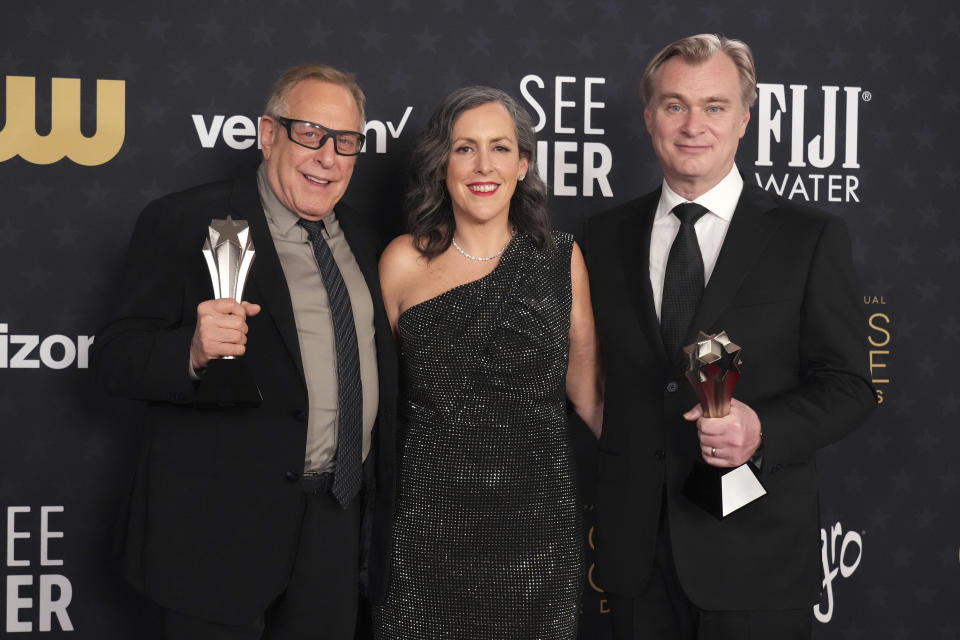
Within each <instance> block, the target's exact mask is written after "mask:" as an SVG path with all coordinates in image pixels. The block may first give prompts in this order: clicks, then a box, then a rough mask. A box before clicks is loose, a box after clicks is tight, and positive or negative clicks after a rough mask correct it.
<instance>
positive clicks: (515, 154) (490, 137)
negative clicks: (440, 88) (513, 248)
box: [447, 102, 529, 222]
mask: <svg viewBox="0 0 960 640" xmlns="http://www.w3.org/2000/svg"><path fill="white" fill-rule="evenodd" d="M528 165H529V161H528V160H527V158H521V157H520V149H519V145H518V144H517V131H516V127H515V126H514V124H513V119H512V118H511V117H510V114H509V113H508V112H507V109H506V108H505V107H504V106H503V105H502V104H500V103H499V102H489V103H487V104H482V105H480V106H479V107H474V108H473V109H468V110H467V111H464V112H463V113H462V114H460V117H459V118H457V121H456V122H455V123H454V125H453V134H452V136H451V141H450V155H449V157H448V159H447V191H448V192H449V193H450V199H451V201H452V203H453V215H454V218H455V219H457V220H458V221H463V220H465V219H472V220H473V221H475V222H489V221H491V220H497V219H501V218H502V219H503V220H504V221H506V220H507V219H508V217H509V213H510V198H511V197H512V196H513V192H514V190H515V189H516V188H517V180H518V179H519V177H520V176H521V175H525V174H526V173H527V168H528Z"/></svg>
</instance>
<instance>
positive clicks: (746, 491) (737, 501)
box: [683, 331, 767, 518]
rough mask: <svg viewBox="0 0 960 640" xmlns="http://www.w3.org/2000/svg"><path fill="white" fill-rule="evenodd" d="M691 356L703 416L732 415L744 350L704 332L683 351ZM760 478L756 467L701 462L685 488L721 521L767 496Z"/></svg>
mask: <svg viewBox="0 0 960 640" xmlns="http://www.w3.org/2000/svg"><path fill="white" fill-rule="evenodd" d="M683 351H684V353H685V354H686V356H687V374H686V375H687V380H688V381H689V382H690V384H691V385H692V386H693V390H694V392H695V393H696V394H697V399H698V400H699V401H700V407H701V408H702V409H703V415H704V416H706V417H708V418H722V417H723V416H725V415H727V414H728V413H730V400H731V399H732V398H733V390H734V387H736V386H737V381H738V380H739V379H740V367H741V365H742V361H741V358H740V347H739V346H737V345H735V344H734V343H733V342H731V341H730V338H728V337H727V334H726V332H723V331H721V332H720V333H715V334H706V333H704V332H702V331H701V332H700V333H699V335H698V336H697V341H696V342H694V343H693V344H691V345H688V346H686V347H684V348H683ZM759 476H760V474H759V472H758V471H757V469H756V468H755V467H754V466H753V464H752V463H750V462H747V463H745V464H742V465H740V466H739V467H734V468H732V469H730V468H720V467H713V466H711V465H708V464H707V463H706V462H704V461H703V459H702V458H700V459H698V460H697V462H696V463H694V465H693V469H692V470H691V471H690V475H689V476H688V477H687V480H686V482H685V483H684V485H683V494H684V495H685V496H686V497H687V498H688V499H690V501H692V502H694V503H695V504H697V505H698V506H699V507H700V508H702V509H703V510H705V511H707V512H709V513H711V514H713V515H714V516H716V517H717V518H725V517H727V516H728V515H729V514H731V513H733V512H734V511H736V510H737V509H739V508H741V507H744V506H746V505H748V504H750V503H751V502H753V501H754V500H756V499H758V498H761V497H763V496H764V495H766V493H767V492H766V490H765V489H764V488H763V485H762V484H760V477H759Z"/></svg>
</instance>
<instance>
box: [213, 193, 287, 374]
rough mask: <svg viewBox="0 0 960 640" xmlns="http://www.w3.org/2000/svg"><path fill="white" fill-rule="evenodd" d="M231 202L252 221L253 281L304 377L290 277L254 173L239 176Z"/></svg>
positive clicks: (248, 220)
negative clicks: (271, 227)
mask: <svg viewBox="0 0 960 640" xmlns="http://www.w3.org/2000/svg"><path fill="white" fill-rule="evenodd" d="M230 206H231V208H233V210H234V212H235V217H237V218H242V219H244V220H246V221H247V222H248V223H249V224H250V235H251V236H252V237H253V247H254V250H255V251H256V255H255V258H254V261H253V266H252V267H251V269H250V282H251V283H252V284H253V285H254V286H255V287H256V290H257V293H259V294H260V299H261V300H263V302H264V304H263V310H262V311H261V313H267V314H269V315H270V317H271V318H273V321H274V324H276V327H277V331H278V332H279V333H280V337H281V338H282V339H283V342H284V344H285V345H286V347H287V351H289V352H290V357H291V358H293V361H294V362H295V363H296V365H297V370H298V371H299V372H300V377H301V378H303V361H302V360H301V356H300V341H299V339H298V338H297V323H296V321H295V320H294V318H293V305H292V303H291V302H290V290H289V289H288V288H287V279H286V276H284V274H283V267H281V266H280V257H279V256H278V255H277V249H276V247H275V246H274V244H273V237H272V236H271V235H270V228H269V227H268V226H267V220H266V218H265V217H264V214H263V205H262V204H261V203H260V194H259V193H258V192H257V180H256V177H255V176H249V177H246V178H238V179H237V180H236V181H235V182H234V184H233V193H232V194H231V195H230Z"/></svg>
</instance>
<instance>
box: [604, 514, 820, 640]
mask: <svg viewBox="0 0 960 640" xmlns="http://www.w3.org/2000/svg"><path fill="white" fill-rule="evenodd" d="M662 504H663V505H664V506H663V507H662V509H661V513H660V529H659V533H658V534H657V549H656V555H655V559H654V567H653V571H652V572H651V575H650V580H649V582H648V583H647V585H646V586H645V587H644V590H643V591H642V592H641V593H640V595H638V596H637V597H629V596H620V595H617V594H613V593H607V602H608V603H609V605H610V616H611V627H612V630H613V639H614V640H810V637H811V635H812V633H813V606H812V605H811V606H810V607H808V608H805V609H786V610H782V611H706V610H704V609H700V608H699V607H697V606H696V605H694V604H693V603H692V602H690V600H689V599H688V598H687V596H686V594H685V593H684V591H683V588H682V586H681V585H680V579H679V578H678V577H677V570H676V566H675V565H674V562H673V548H672V547H671V545H670V531H669V528H668V523H667V514H666V497H664V500H663V503H662Z"/></svg>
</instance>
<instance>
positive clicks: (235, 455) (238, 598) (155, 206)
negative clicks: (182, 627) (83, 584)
mask: <svg viewBox="0 0 960 640" xmlns="http://www.w3.org/2000/svg"><path fill="white" fill-rule="evenodd" d="M336 211H337V218H338V220H339V222H340V224H341V226H342V228H343V231H344V234H345V235H346V238H347V241H348V242H349V244H350V247H351V249H352V251H353V253H354V255H355V257H356V260H357V263H358V264H359V266H360V269H361V271H362V272H363V275H364V278H365V279H366V283H367V287H368V288H369V290H370V294H371V296H372V297H373V300H374V322H375V329H376V344H377V364H378V367H379V376H380V398H379V413H378V416H377V422H376V426H375V431H374V438H375V440H374V453H372V455H375V456H376V459H375V460H376V472H377V473H376V482H377V487H376V493H375V496H376V498H375V500H376V503H377V509H376V512H375V517H374V516H371V514H370V513H368V514H367V515H368V517H374V521H373V522H371V521H370V520H369V519H368V520H367V522H366V523H365V531H371V530H372V531H373V540H372V542H371V541H369V540H368V541H367V542H368V543H369V544H367V545H366V546H367V550H368V551H369V564H368V567H369V577H370V593H371V596H372V597H373V598H374V599H377V598H379V597H381V596H382V594H383V592H384V591H385V588H386V575H385V571H384V569H385V566H386V561H385V556H386V553H385V550H386V548H387V544H388V542H389V535H390V521H391V518H392V510H393V502H394V486H393V465H394V450H395V444H394V443H395V415H396V393H397V391H396V390H397V367H396V352H395V348H394V346H393V343H392V338H391V334H390V328H389V324H388V322H387V318H386V313H385V312H384V309H383V304H382V301H381V297H380V284H379V279H378V276H377V253H378V249H379V242H378V241H377V237H376V235H375V234H374V232H373V231H372V229H371V227H369V226H367V225H366V224H365V223H364V221H363V220H362V219H361V218H359V216H358V214H357V212H356V211H353V210H351V209H349V208H348V207H346V206H344V205H337V207H336ZM228 215H230V216H232V217H233V218H234V219H242V220H246V221H248V222H249V226H250V234H251V236H252V238H253V243H254V247H255V250H256V257H255V260H254V264H253V267H252V270H251V272H250V276H249V280H248V282H247V285H246V288H245V291H244V299H245V300H248V301H250V302H255V303H258V304H260V305H262V310H261V312H260V313H259V314H258V315H256V316H253V317H251V318H248V320H247V322H248V326H249V333H248V336H247V337H248V341H247V352H246V354H245V355H244V356H243V358H244V360H245V361H246V364H247V365H248V368H249V370H250V371H251V372H252V373H253V376H254V378H255V380H256V383H257V384H258V385H259V388H260V392H261V394H262V396H263V404H262V405H261V406H259V407H257V408H230V409H218V410H201V409H198V408H196V407H195V406H194V404H193V400H194V397H195V394H196V391H197V388H198V385H202V384H203V383H202V382H200V383H194V382H192V381H191V380H190V378H189V374H188V362H189V357H190V355H189V353H190V341H191V338H192V336H193V331H194V326H195V323H196V309H197V305H198V304H199V303H200V302H202V301H204V300H208V299H210V298H212V297H213V289H212V286H211V283H210V277H209V275H208V271H207V267H206V263H205V262H204V259H203V256H202V254H201V252H200V249H201V245H202V241H203V238H204V237H205V235H206V228H207V225H208V224H209V222H210V220H211V218H226V217H227V216H228ZM113 318H114V319H113V320H112V321H111V322H110V323H109V324H108V325H107V326H106V327H105V328H104V329H103V331H101V332H100V333H99V334H98V336H97V339H96V343H95V345H94V355H93V362H92V368H93V371H94V373H95V375H96V376H97V378H98V379H99V381H100V382H101V384H102V385H103V386H104V387H105V388H106V389H107V390H108V391H109V392H110V393H112V394H113V395H117V396H121V397H126V398H134V399H140V400H145V401H147V403H148V404H147V409H146V415H145V423H146V424H145V429H146V433H145V438H144V444H143V448H142V451H141V455H140V460H139V464H138V469H137V473H136V477H135V479H134V482H133V486H132V490H131V495H130V500H129V504H128V513H127V516H126V528H125V530H124V532H123V535H122V536H121V553H122V562H123V571H124V574H125V576H126V578H127V579H128V580H129V581H130V582H131V583H132V584H133V585H134V586H136V587H138V588H139V589H141V590H142V591H144V592H145V593H146V594H147V595H148V596H150V597H151V598H152V599H154V600H155V601H157V602H159V603H160V604H161V605H163V606H165V607H168V608H172V609H175V610H178V611H182V612H185V613H188V614H192V615H195V616H199V617H203V618H207V619H211V620H218V621H222V622H225V623H236V624H239V623H245V622H249V621H250V620H252V618H253V617H254V616H255V615H256V614H257V612H262V611H263V610H264V608H265V607H266V605H267V603H268V602H269V600H270V599H271V598H272V597H274V596H275V595H276V594H277V593H278V592H279V591H280V590H282V588H283V587H284V586H285V584H286V580H287V577H288V576H289V575H290V567H291V565H292V562H293V556H294V551H295V548H296V541H297V539H298V531H299V524H300V515H301V509H302V491H301V489H300V487H299V486H298V483H297V479H298V477H299V473H300V472H301V471H302V469H303V459H304V451H305V447H306V429H307V388H306V382H305V380H304V375H303V365H302V363H301V356H300V347H299V343H298V339H297V329H296V325H295V323H294V317H293V308H292V305H291V302H290V294H289V290H288V288H287V283H286V280H285V278H284V274H283V270H282V268H281V265H280V260H279V258H278V256H277V252H276V249H275V248H274V244H273V240H272V238H271V236H270V231H269V229H268V227H267V222H266V219H265V217H264V214H263V209H262V206H261V204H260V198H259V195H258V192H257V183H256V177H255V175H253V174H249V175H246V176H243V177H241V178H238V179H237V180H235V181H232V182H221V183H214V184H210V185H204V186H201V187H196V188H194V189H190V190H188V191H184V192H181V193H176V194H172V195H169V196H166V197H164V198H161V199H159V200H156V201H154V202H152V203H151V204H150V205H148V206H147V207H146V209H145V210H144V211H143V213H142V214H141V215H140V218H139V220H138V221H137V225H136V229H135V231H134V234H133V238H132V240H131V243H130V249H129V254H128V256H127V262H126V267H125V270H124V272H123V280H122V284H121V285H120V296H119V303H118V307H117V309H116V311H115V314H114V316H113ZM368 466H369V467H371V469H372V466H373V465H368ZM368 476H369V477H368V478H367V482H366V484H367V487H368V489H372V485H373V481H372V480H373V478H372V476H373V473H372V471H371V473H369V474H368ZM368 495H371V494H368ZM338 552H339V551H338V550H331V553H338ZM358 561H359V559H358Z"/></svg>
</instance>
